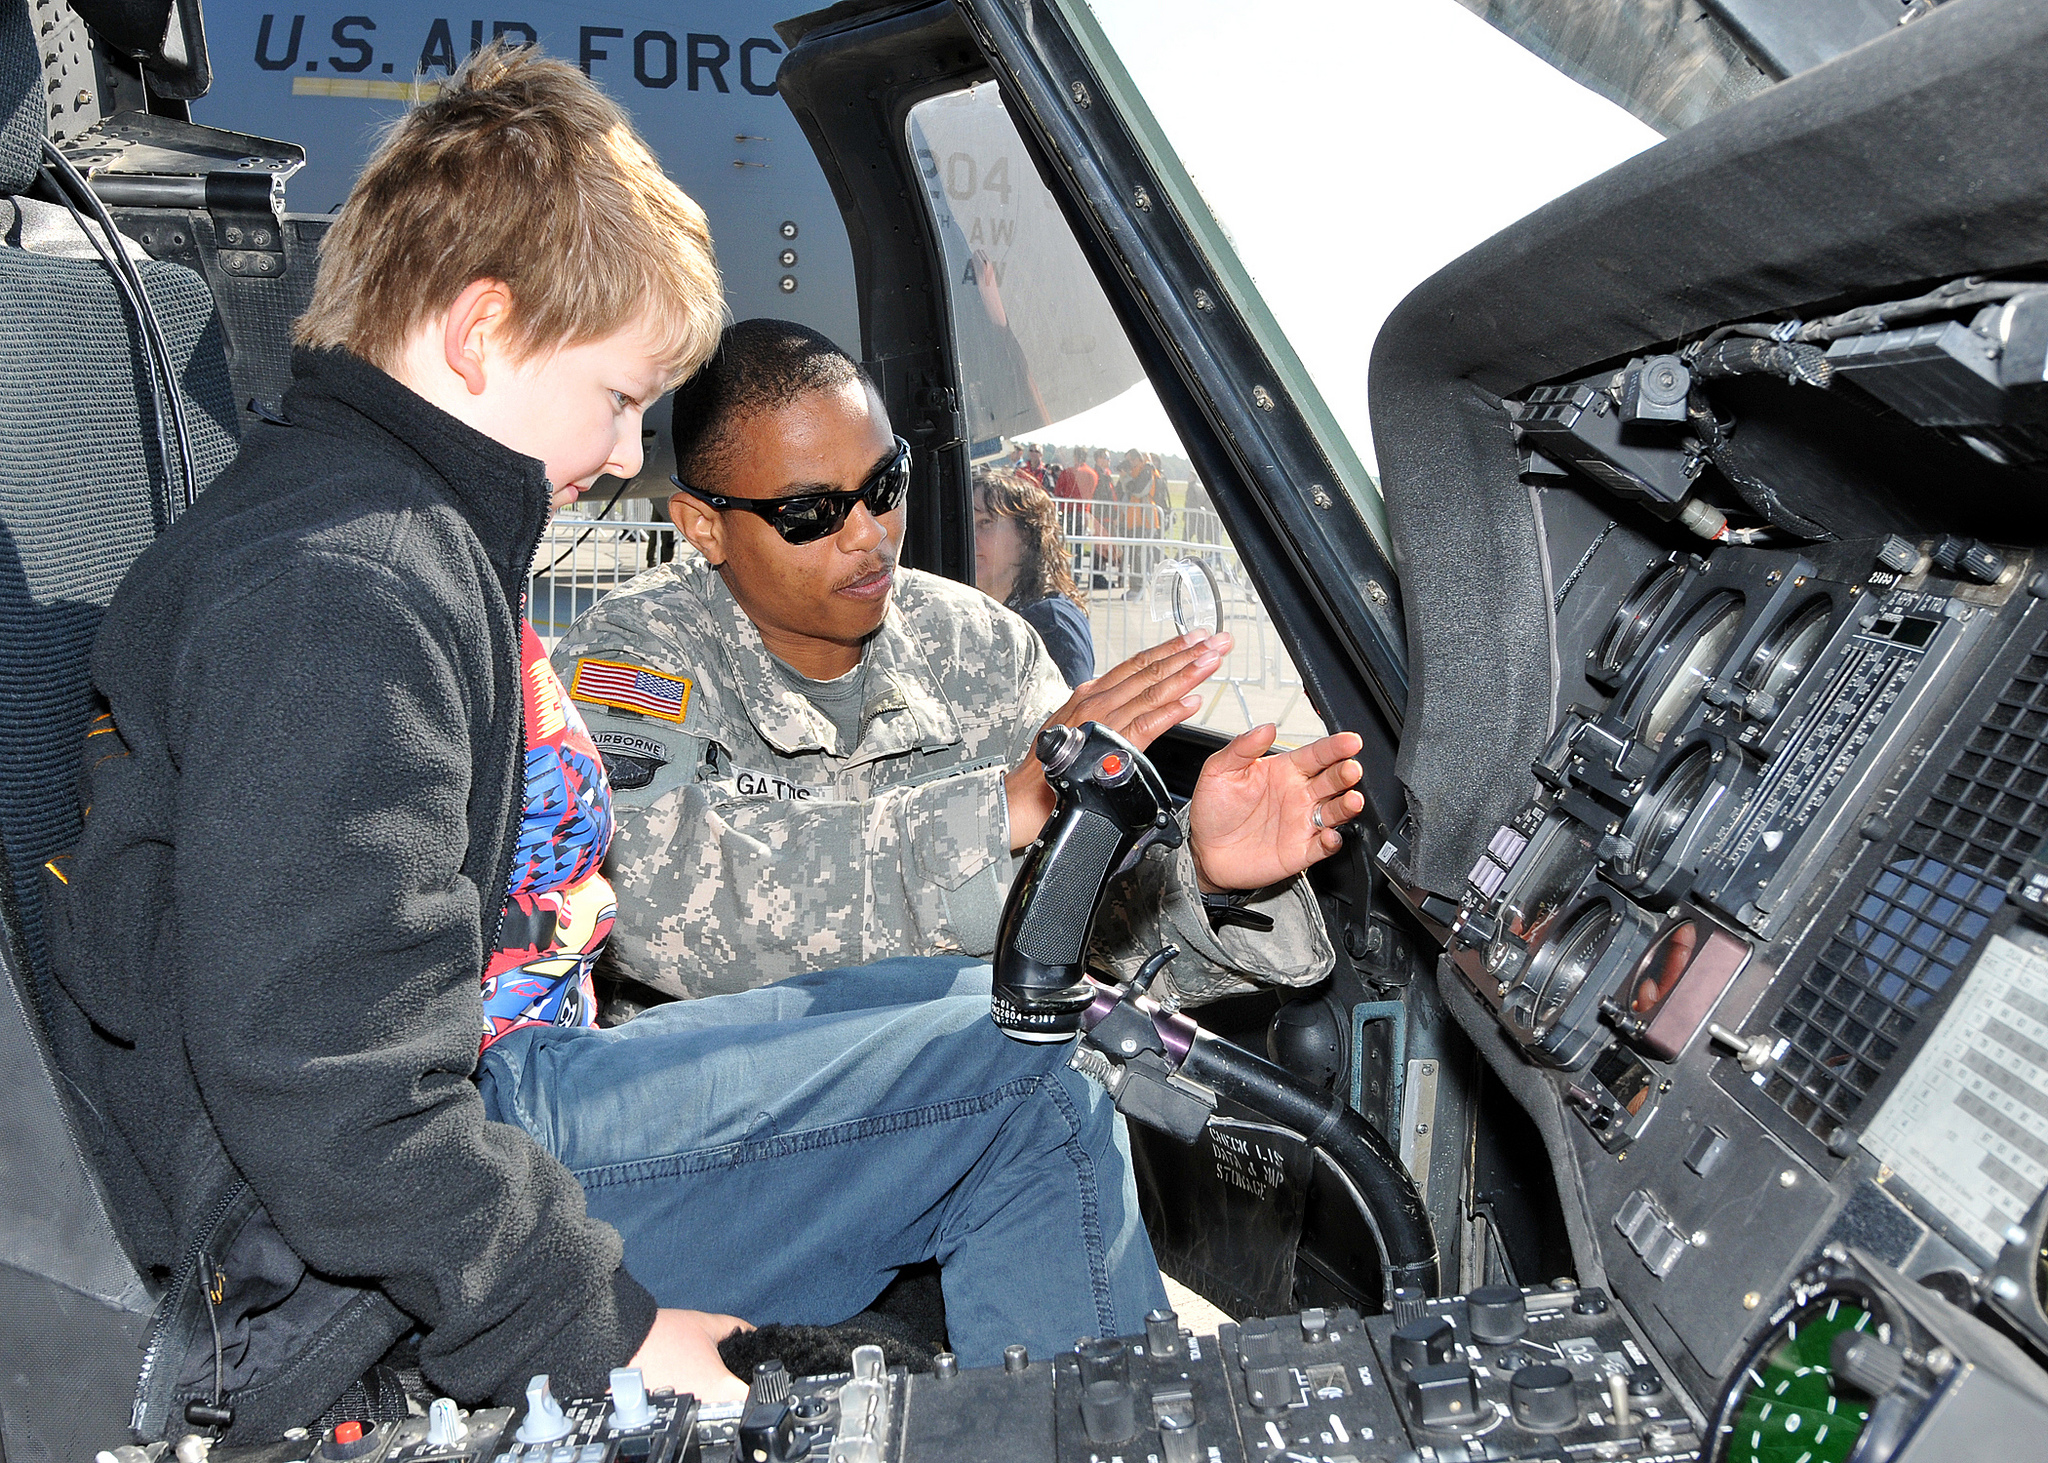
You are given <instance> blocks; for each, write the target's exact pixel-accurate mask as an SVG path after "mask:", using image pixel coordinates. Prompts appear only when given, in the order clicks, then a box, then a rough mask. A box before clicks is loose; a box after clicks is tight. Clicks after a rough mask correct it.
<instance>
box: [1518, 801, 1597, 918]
mask: <svg viewBox="0 0 2048 1463" xmlns="http://www.w3.org/2000/svg"><path fill="white" fill-rule="evenodd" d="M1537 836H1538V837H1539V838H1543V840H1544V841H1543V845H1542V847H1540V848H1539V849H1537V851H1536V854H1535V857H1534V859H1533V860H1532V861H1531V863H1530V865H1529V872H1528V873H1527V874H1525V875H1523V876H1522V877H1521V878H1519V879H1517V880H1516V881H1515V883H1514V887H1513V888H1511V889H1509V890H1508V895H1507V899H1506V901H1505V903H1504V904H1503V906H1502V909H1501V915H1502V917H1503V919H1504V920H1505V921H1506V923H1507V927H1508V931H1509V933H1511V934H1513V935H1516V936H1518V937H1519V938H1521V939H1523V940H1526V941H1529V942H1530V943H1532V944H1533V943H1534V942H1535V941H1537V940H1540V939H1541V938H1542V937H1543V934H1544V931H1545V929H1546V927H1547V926H1548V925H1549V924H1550V922H1551V920H1552V919H1554V918H1556V916H1557V912H1558V910H1559V909H1560V908H1562V907H1563V905H1564V903H1565V901H1566V900H1568V899H1570V898H1571V897H1572V896H1573V895H1574V894H1577V893H1578V892H1579V888H1580V886H1581V885H1583V884H1584V883H1585V882H1586V876H1587V875H1588V874H1591V873H1592V872H1593V865H1594V864H1595V863H1596V862H1598V858H1597V855H1596V853H1595V851H1594V848H1593V845H1592V844H1591V843H1590V842H1589V841H1588V840H1587V838H1586V836H1585V834H1584V832H1583V830H1582V829H1581V828H1580V826H1579V825H1578V824H1576V823H1568V822H1560V823H1557V824H1555V825H1554V826H1553V827H1552V828H1551V829H1550V830H1549V833H1548V836H1547V837H1546V836H1545V835H1544V834H1542V833H1539V834H1538V835H1537Z"/></svg>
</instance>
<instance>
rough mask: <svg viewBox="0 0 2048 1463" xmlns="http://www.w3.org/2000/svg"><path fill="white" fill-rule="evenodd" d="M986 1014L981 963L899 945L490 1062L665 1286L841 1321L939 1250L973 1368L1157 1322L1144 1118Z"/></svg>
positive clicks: (692, 1298) (954, 1320) (949, 1312)
mask: <svg viewBox="0 0 2048 1463" xmlns="http://www.w3.org/2000/svg"><path fill="white" fill-rule="evenodd" d="M988 1011H989V967H988V965H987V963H986V962H982V961H969V960H966V959H947V958H917V959H902V960H887V961H882V962H880V963H878V964H875V965H868V966H862V967H858V968H855V969H849V970H834V971H826V972H824V973H822V974H818V975H807V976H800V977H798V978H796V979H794V980H786V981H783V982H781V983H780V984H777V985H771V986H766V987H763V988H761V989H759V990H753V991H748V992H745V993H744V994H741V995H732V996H711V997H707V998H705V999H703V1000H697V1001H680V1002H676V1003H674V1004H672V1005H665V1006H657V1007H655V1008H654V1009H652V1010H650V1011H647V1012H645V1013H643V1014H642V1015H640V1016H639V1017H637V1018H635V1019H634V1020H632V1021H630V1022H628V1023H626V1024H625V1025H624V1026H617V1027H613V1028H611V1029H610V1030H606V1031H596V1030H589V1029H573V1028H564V1027H547V1028H535V1029H531V1030H526V1031H518V1032H514V1033H512V1034H511V1035H509V1036H507V1037H504V1038H502V1039H501V1040H499V1041H498V1042H496V1043H494V1044H493V1045H492V1046H491V1048H490V1049H489V1050H488V1051H486V1052H485V1053H484V1056H483V1061H482V1065H481V1068H480V1070H479V1072H478V1077H477V1081H478V1085H479V1086H480V1087H481V1088H482V1090H483V1095H484V1102H485V1106H486V1108H487V1110H488V1111H489V1113H490V1115H491V1117H492V1118H494V1119H495V1120H497V1121H499V1122H507V1123H514V1124H517V1125H518V1126H519V1127H521V1128H523V1129H525V1130H526V1131H527V1132H528V1133H530V1134H531V1135H532V1136H533V1137H534V1139H535V1140H536V1141H537V1142H539V1143H540V1145H541V1146H542V1147H543V1148H545V1149H547V1150H548V1151H549V1152H550V1153H552V1154H554V1155H555V1157H557V1158H559V1159H560V1160H561V1161H562V1162H563V1163H564V1164H565V1165H566V1166H567V1167H568V1168H569V1170H570V1172H572V1173H574V1174H575V1175H576V1177H577V1179H578V1180H579V1181H581V1183H582V1185H583V1188H584V1192H585V1193H586V1194H587V1195H588V1196H589V1203H590V1212H591V1213H592V1214H593V1215H595V1216H596V1217H598V1218H600V1219H603V1220H605V1221H606V1222H608V1223H610V1224H613V1225H616V1226H617V1227H618V1230H619V1232H620V1233H621V1234H622V1235H623V1236H624V1237H625V1242H626V1268H627V1269H628V1270H630V1271H631V1272H632V1274H633V1276H634V1278H635V1279H637V1280H638V1281H640V1283H641V1284H642V1285H645V1286H646V1287H647V1288H648V1289H649V1290H650V1291H652V1292H653V1294H654V1297H655V1299H656V1300H658V1301H659V1302H660V1303H661V1304H662V1305H665V1306H684V1307H688V1308H690V1309H692V1310H702V1311H722V1312H726V1313H729V1314H732V1315H736V1316H740V1317H743V1318H745V1319H746V1320H749V1321H753V1322H756V1323H760V1322H766V1321H784V1322H811V1323H819V1324H823V1323H830V1322H833V1321H841V1320H845V1319H846V1318H847V1317H849V1316H851V1315H854V1314H855V1313H856V1312H858V1311H860V1310H861V1309H863V1308H864V1307H865V1306H866V1305H867V1304H868V1302H870V1301H871V1300H873V1299H874V1298H875V1296H876V1295H877V1294H879V1293H880V1292H881V1290H882V1288H883V1287H884V1286H886V1285H887V1284H888V1283H889V1281H890V1280H891V1279H892V1278H893V1272H894V1271H895V1270H896V1268H897V1267H899V1266H903V1265H909V1264H914V1263H916V1262H918V1261H920V1260H925V1259H930V1258H934V1257H935V1258H937V1260H938V1261H939V1264H940V1267H941V1284H942V1286H943V1288H944V1292H945V1298H946V1326H947V1330H948V1332H949V1333H950V1335H951V1338H952V1342H953V1347H954V1350H955V1351H956V1352H957V1353H958V1354H959V1356H960V1362H961V1365H963V1366H988V1365H992V1364H994V1363H996V1362H999V1361H1000V1360H1001V1359H1002V1349H1003V1347H1004V1346H1005V1345H1006V1344H1008V1343H1009V1342H1013V1341H1021V1342H1023V1343H1024V1344H1025V1345H1027V1346H1029V1347H1030V1348H1031V1352H1032V1355H1034V1356H1045V1355H1049V1354H1051V1353H1052V1352H1053V1351H1056V1350H1061V1349H1064V1348H1067V1347H1071V1346H1072V1345H1073V1344H1074V1342H1075V1340H1076V1339H1077V1338H1079V1337H1082V1336H1112V1335H1119V1334H1128V1333H1131V1332H1134V1331H1141V1330H1143V1329H1144V1315H1145V1312H1146V1311H1147V1310H1149V1309H1151V1308H1153V1307H1154V1306H1163V1305H1165V1304H1166V1296H1165V1292H1164V1290H1163V1288H1162V1287H1161V1285H1160V1282H1159V1270H1158V1266H1157V1263H1156V1261H1155V1260H1154V1259H1153V1255H1152V1245H1151V1242H1150V1241H1149V1240H1148V1239H1147V1238H1146V1235H1145V1228H1144V1225H1143V1223H1142V1222H1141V1221H1140V1219H1139V1217H1138V1201H1137V1190H1136V1186H1135V1184H1134V1183H1133V1181H1132V1177H1131V1167H1130V1152H1129V1147H1128V1140H1127V1138H1126V1136H1125V1133H1124V1128H1123V1121H1122V1119H1120V1118H1119V1117H1118V1116H1117V1115H1116V1112H1115V1110H1114V1109H1113V1108H1112V1107H1111V1105H1110V1102H1109V1099H1108V1097H1107V1095H1106V1094H1105V1093H1103V1092H1102V1090H1101V1089H1100V1088H1098V1087H1096V1086H1095V1085H1094V1084H1093V1083H1091V1082H1089V1081H1088V1080H1086V1079H1085V1078H1083V1077H1081V1076H1080V1075H1079V1074H1078V1073H1076V1072H1073V1071H1070V1070H1069V1069H1068V1068H1067V1066H1066V1060H1067V1058H1068V1056H1070V1055H1071V1054H1072V1051H1073V1048H1072V1045H1071V1044H1061V1045H1056V1046H1034V1045H1028V1044H1026V1043H1023V1042H1018V1041H1013V1040H1011V1039H1010V1038H1009V1037H1007V1036H1004V1035H1003V1034H1002V1033H1001V1032H1000V1031H999V1030H997V1029H996V1027H995V1026H994V1025H993V1023H991V1022H990V1020H989V1014H988Z"/></svg>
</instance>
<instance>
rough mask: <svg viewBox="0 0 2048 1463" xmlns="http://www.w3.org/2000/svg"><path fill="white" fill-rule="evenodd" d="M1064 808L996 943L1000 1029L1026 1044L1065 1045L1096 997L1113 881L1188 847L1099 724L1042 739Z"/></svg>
mask: <svg viewBox="0 0 2048 1463" xmlns="http://www.w3.org/2000/svg"><path fill="white" fill-rule="evenodd" d="M1037 750H1038V760H1039V761H1040V762H1041V763H1042V764H1043V765H1044V767H1045V779H1046V781H1047V782H1048V783H1049V784H1051V786H1052V790H1053V795H1054V797H1055V798H1056V799H1057V805H1056V806H1055V808H1054V810H1053V815H1052V817H1051V818H1049V819H1047V820H1046V825H1045V829H1044V831H1043V832H1042V833H1040V835H1039V837H1038V841H1037V842H1036V843H1034V844H1032V845H1031V849H1030V851H1029V852H1028V853H1026V855H1025V857H1024V867H1023V868H1022V869H1021V870H1020V871H1019V872H1018V875H1017V880H1016V882H1015V883H1014V884H1012V885H1011V886H1010V896H1009V898H1008V900H1006V901H1005V902H1004V905H1003V917H1002V922H1001V924H1000V925H999V926H998V929H997V936H996V957H995V995H994V1000H993V1004H992V1007H991V1010H992V1013H993V1015H994V1017H995V1023H996V1025H998V1026H1000V1027H1001V1028H1002V1029H1003V1030H1004V1031H1006V1032H1008V1033H1009V1034H1010V1035H1011V1036H1014V1037H1016V1038H1017V1039H1018V1040H1019V1041H1042V1042H1053V1041H1065V1040H1066V1039H1067V1038H1068V1037H1070V1036H1072V1035H1073V1034H1074V1033H1075V1032H1076V1031H1078V1030H1079V1029H1080V1025H1081V1013H1082V1012H1083V1011H1085V1010H1086V1009H1087V1008H1088V1005H1089V1003H1090V1002H1091V1001H1092V1000H1093V999H1094V991H1093V989H1092V988H1091V987H1090V986H1089V985H1088V983H1087V981H1086V979H1085V976H1086V974H1087V959H1088V937H1089V934H1090V933H1091V931H1092V930H1093V928H1094V925H1095V912H1096V909H1097V908H1098V906H1099V905H1100V904H1101V902H1102V895H1103V891H1104V889H1105V888H1107V886H1108V884H1109V881H1110V879H1112V878H1114V877H1115V876H1116V874H1117V873H1118V872H1120V871H1121V870H1123V869H1125V868H1128V867H1129V866H1130V865H1131V864H1132V863H1134V862H1136V860H1137V857H1138V856H1139V855H1140V854H1141V853H1142V852H1143V851H1144V850H1145V849H1147V848H1149V847H1151V846H1152V845H1153V844H1155V843H1156V844H1160V845H1163V846H1165V847H1168V848H1171V847H1175V846H1177V845H1178V844H1179V843H1180V841H1181V830H1180V824H1179V823H1178V822H1177V821H1175V819H1174V817H1173V804H1172V801H1171V799H1170V798H1169V796H1168V794H1167V791H1166V784H1165V783H1164V782H1163V781H1162V780H1161V779H1160V776H1159V773H1158V771H1157V770H1156V769H1155V768H1154V767H1153V766H1152V764H1151V763H1150V762H1149V761H1147V760H1146V759H1145V758H1144V757H1143V756H1142V755H1141V754H1140V753H1139V751H1138V749H1137V748H1136V747H1134V746H1132V745H1131V744H1130V743H1129V742H1127V741H1125V740H1124V739H1123V738H1122V737H1120V736H1118V735H1117V734H1116V733H1115V732H1113V731H1111V730H1109V729H1108V728H1107V727H1105V726H1103V725H1101V724H1100V723H1098V722H1093V721H1090V722H1084V723H1082V724H1081V725H1080V726H1078V727H1071V726H1049V727H1047V728H1046V729H1045V730H1044V731H1042V732H1040V733H1039V734H1038V748H1037Z"/></svg>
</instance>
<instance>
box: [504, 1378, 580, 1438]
mask: <svg viewBox="0 0 2048 1463" xmlns="http://www.w3.org/2000/svg"><path fill="white" fill-rule="evenodd" d="M570 1430H571V1429H570V1425H569V1419H568V1418H567V1417H565V1416H563V1415H562V1404H561V1403H559V1402H557V1401H556V1400H555V1396H554V1393H552V1392H550V1391H549V1390H548V1374H547V1373H546V1372H541V1373H539V1374H537V1375H536V1376H534V1377H532V1378H531V1379H530V1380H528V1382H527V1384H526V1416H525V1417H523V1418H521V1419H520V1422H519V1432H518V1433H517V1435H516V1436H517V1437H518V1439H519V1441H520V1442H522V1443H552V1442H553V1441H554V1440H555V1439H557V1438H566V1437H567V1436H569V1433H570Z"/></svg>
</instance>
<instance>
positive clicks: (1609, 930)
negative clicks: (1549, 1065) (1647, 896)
mask: <svg viewBox="0 0 2048 1463" xmlns="http://www.w3.org/2000/svg"><path fill="white" fill-rule="evenodd" d="M1620 923H1621V917H1620V916H1619V915H1618V914H1616V913H1615V909H1614V906H1613V905H1611V904H1609V903H1608V902H1607V901H1606V900H1604V899H1596V900H1594V901H1593V902H1592V903H1591V904H1588V905H1587V906H1586V907H1585V908H1584V909H1581V910H1580V911H1579V912H1578V913H1577V914H1575V915H1573V916H1572V917H1571V922H1570V923H1569V924H1567V925H1566V926H1565V928H1564V931H1563V933H1561V934H1560V935H1559V936H1558V937H1557V941H1556V943H1555V944H1554V945H1553V946H1552V947H1551V948H1552V950H1553V951H1554V954H1553V955H1552V958H1551V959H1550V960H1549V961H1548V962H1546V965H1547V968H1546V969H1544V970H1542V971H1541V972H1540V974H1539V973H1538V972H1536V971H1534V970H1532V972H1531V974H1532V976H1535V977H1536V979H1534V980H1532V982H1531V983H1532V984H1534V985H1535V986H1536V1008H1535V1011H1534V1013H1533V1025H1534V1026H1535V1029H1536V1031H1537V1032H1538V1033H1539V1034H1540V1033H1542V1032H1545V1031H1547V1030H1549V1028H1550V1026H1551V1023H1553V1022H1554V1021H1556V1020H1557V1018H1558V1017H1559V1016H1561V1015H1563V1014H1564V1008H1565V1007H1566V1006H1569V1005H1570V1004H1571V1003H1572V997H1574V996H1576V995H1577V994H1578V993H1579V988H1580V987H1581V986H1583V985H1584V984H1585V983H1586V977H1587V976H1588V975H1591V974H1592V973H1593V967H1594V966H1595V965H1597V964H1599V963H1600V957H1601V956H1602V955H1604V954H1606V953H1607V944H1608V941H1610V940H1611V939H1613V938H1614V931H1615V927H1616V926H1617V925H1619V924H1620Z"/></svg>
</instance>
